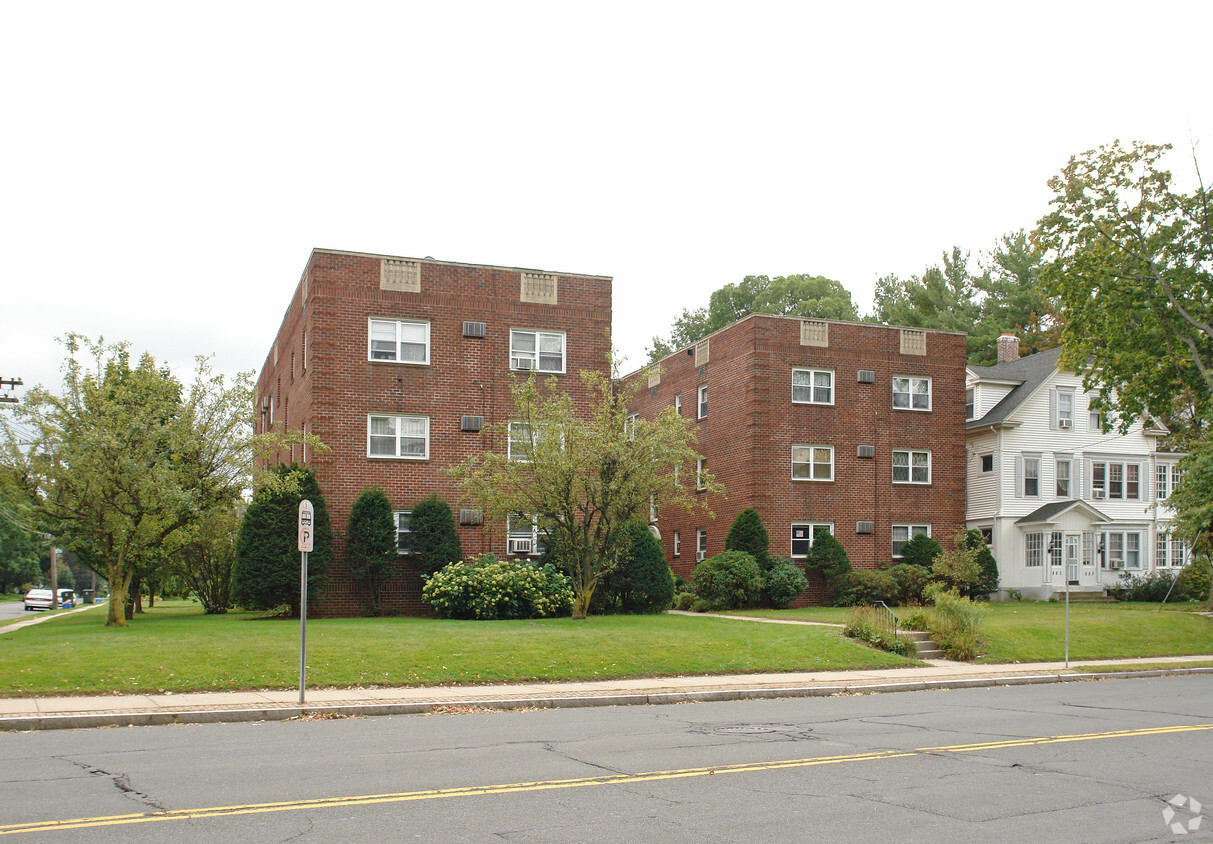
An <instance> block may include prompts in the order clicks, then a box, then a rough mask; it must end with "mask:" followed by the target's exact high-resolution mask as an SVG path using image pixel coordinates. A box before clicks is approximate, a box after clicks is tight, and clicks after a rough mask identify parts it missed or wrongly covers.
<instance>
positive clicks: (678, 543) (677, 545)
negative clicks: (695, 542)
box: [674, 531, 682, 557]
mask: <svg viewBox="0 0 1213 844" xmlns="http://www.w3.org/2000/svg"><path fill="white" fill-rule="evenodd" d="M674 556H675V557H681V556H682V534H680V533H679V532H678V531H674Z"/></svg>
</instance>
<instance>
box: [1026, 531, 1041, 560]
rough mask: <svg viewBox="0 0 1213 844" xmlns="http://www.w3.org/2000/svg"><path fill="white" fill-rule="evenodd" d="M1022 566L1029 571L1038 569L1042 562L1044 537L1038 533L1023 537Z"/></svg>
mask: <svg viewBox="0 0 1213 844" xmlns="http://www.w3.org/2000/svg"><path fill="white" fill-rule="evenodd" d="M1024 540H1025V542H1024V565H1025V566H1027V567H1028V568H1030V569H1034V568H1040V566H1041V564H1042V563H1043V562H1044V550H1045V535H1044V534H1043V533H1040V532H1036V533H1029V534H1026V535H1025V536H1024Z"/></svg>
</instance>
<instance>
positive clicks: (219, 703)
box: [0, 655, 1213, 731]
mask: <svg viewBox="0 0 1213 844" xmlns="http://www.w3.org/2000/svg"><path fill="white" fill-rule="evenodd" d="M1199 661H1206V662H1209V661H1213V655H1209V656H1189V657H1147V658H1142V659H1123V660H1106V659H1105V660H1089V661H1085V662H1071V663H1070V667H1069V668H1066V667H1065V666H1064V664H1063V663H1060V662H1040V663H1031V664H1020V665H973V664H970V663H964V662H950V661H947V660H932V661H930V664H929V665H926V666H922V667H916V668H886V669H874V670H868V671H824V672H820V671H819V672H805V673H788V674H738V675H724V676H720V675H717V676H708V677H657V678H647V679H638V680H604V681H594V682H582V683H525V684H515V685H498V686H458V687H450V686H442V687H432V686H431V687H412V688H369V689H316V690H310V689H309V690H308V691H307V693H306V696H305V703H304V704H303V705H300V704H299V692H298V690H297V689H296V690H294V691H255V692H207V693H200V694H162V695H106V696H100V697H44V698H7V699H0V730H9V731H12V730H52V729H79V728H86V727H102V726H141V725H150V724H187V723H192V724H196V723H214V722H229V721H265V720H286V719H290V718H301V717H302V718H316V719H323V718H340V717H356V716H369V715H417V714H424V713H433V712H451V711H455V712H459V711H477V710H478V709H539V708H554V707H575V706H577V707H584V706H624V705H635V704H660V703H684V702H688V701H717V700H743V699H757V698H775V697H815V696H826V695H838V694H870V693H877V692H899V691H921V690H924V689H953V688H974V687H980V686H1006V685H1019V684H1028V683H1058V682H1066V681H1074V680H1092V679H1108V678H1118V677H1157V676H1160V675H1163V674H1187V673H1213V668H1185V667H1184V666H1185V663H1192V662H1199ZM1135 664H1139V665H1140V664H1162V665H1167V666H1174V667H1173V668H1170V667H1169V668H1167V669H1165V670H1150V671H1134V672H1131V673H1129V672H1130V670H1131V667H1132V666H1133V665H1135ZM1090 665H1099V666H1124V667H1125V669H1126V670H1125V671H1101V672H1097V673H1095V672H1089V671H1084V670H1083V666H1090Z"/></svg>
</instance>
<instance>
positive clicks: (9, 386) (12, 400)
mask: <svg viewBox="0 0 1213 844" xmlns="http://www.w3.org/2000/svg"><path fill="white" fill-rule="evenodd" d="M24 384H25V382H24V381H22V380H21V379H20V378H0V390H15V389H17V388H18V387H21V386H24ZM0 402H8V403H9V404H16V403H17V397H16V396H10V395H9V394H8V393H7V392H5V393H4V394H3V395H0Z"/></svg>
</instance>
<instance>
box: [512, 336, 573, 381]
mask: <svg viewBox="0 0 1213 844" xmlns="http://www.w3.org/2000/svg"><path fill="white" fill-rule="evenodd" d="M564 354H565V335H564V332H563V331H529V330H525V329H519V328H515V329H511V330H510V369H517V370H522V371H524V372H529V371H535V372H548V373H556V374H560V373H563V372H564Z"/></svg>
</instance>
